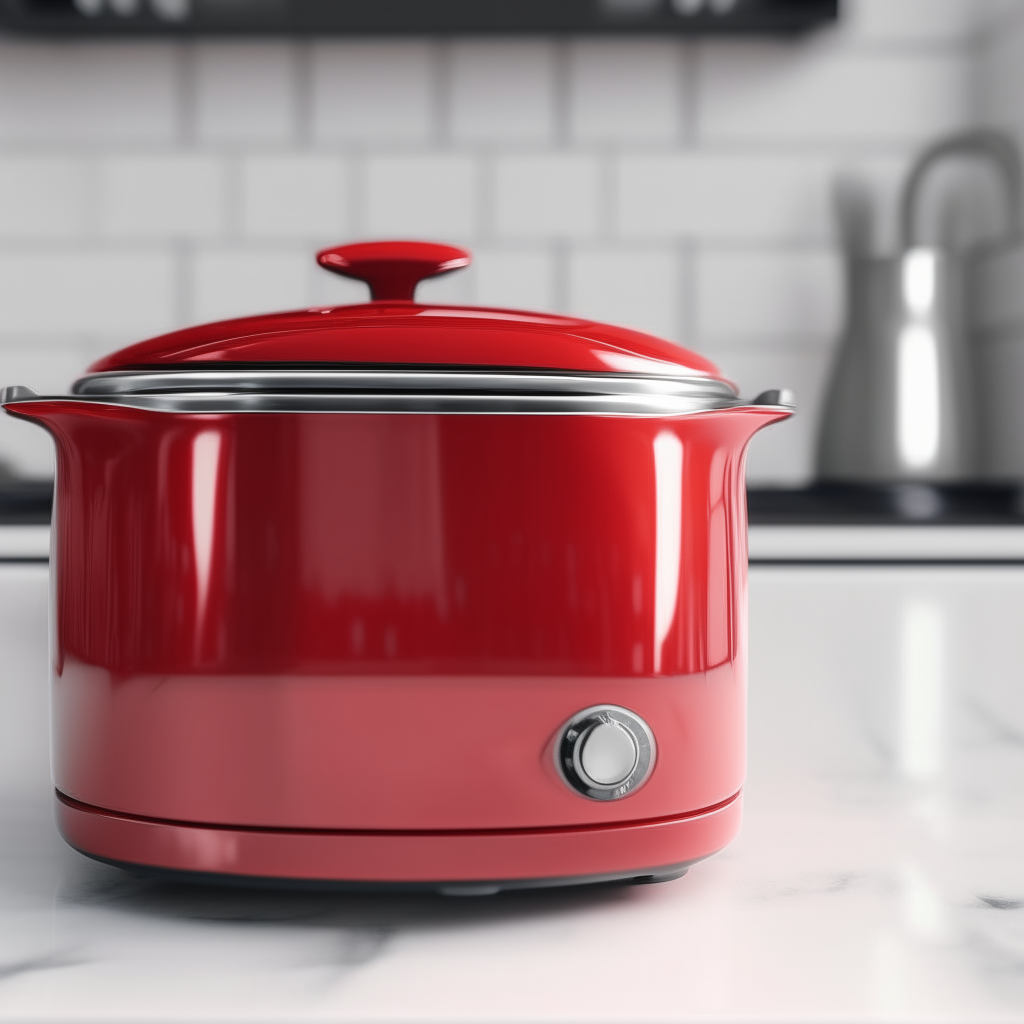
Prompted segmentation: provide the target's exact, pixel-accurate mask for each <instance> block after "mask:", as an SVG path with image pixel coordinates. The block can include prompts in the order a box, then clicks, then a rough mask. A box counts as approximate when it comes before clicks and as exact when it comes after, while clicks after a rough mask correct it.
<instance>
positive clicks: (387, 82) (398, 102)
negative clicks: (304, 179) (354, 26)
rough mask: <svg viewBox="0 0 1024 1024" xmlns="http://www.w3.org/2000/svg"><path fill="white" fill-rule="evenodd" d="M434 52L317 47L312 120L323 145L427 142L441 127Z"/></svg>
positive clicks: (405, 47) (427, 47) (373, 45)
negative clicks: (332, 143) (437, 113)
mask: <svg viewBox="0 0 1024 1024" xmlns="http://www.w3.org/2000/svg"><path fill="white" fill-rule="evenodd" d="M436 77H437V76H436V74H435V47H434V46H433V45H432V44H430V43H421V42H405V41H403V42H383V43H380V42H369V41H360V42H344V43H317V44H316V47H315V49H314V51H313V62H312V104H311V111H310V112H311V118H312V130H313V135H314V138H315V139H316V140H317V141H320V142H342V143H348V142H368V141H373V142H390V141H401V142H423V141H426V140H427V139H429V138H430V136H431V134H432V133H433V131H434V130H435V127H436V120H437V118H436V97H437V81H436Z"/></svg>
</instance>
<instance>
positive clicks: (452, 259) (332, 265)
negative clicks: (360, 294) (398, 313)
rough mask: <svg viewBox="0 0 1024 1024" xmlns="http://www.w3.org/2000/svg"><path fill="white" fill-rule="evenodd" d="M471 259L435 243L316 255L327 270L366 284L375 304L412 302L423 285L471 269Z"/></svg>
mask: <svg viewBox="0 0 1024 1024" xmlns="http://www.w3.org/2000/svg"><path fill="white" fill-rule="evenodd" d="M470 259H471V257H470V254H469V252H468V251H467V250H465V249H459V248H456V247H455V246H454V245H437V244H436V243H434V242H356V243H354V244H352V245H338V246H335V247H334V248H333V249H323V250H322V251H320V252H318V253H317V254H316V261H317V263H319V264H320V266H321V267H323V268H324V269H325V270H330V271H333V272H334V273H335V274H341V275H342V276H343V277H353V278H355V279H356V280H357V281H365V282H366V283H367V284H368V285H369V286H370V296H371V297H372V298H373V299H374V301H384V300H387V301H391V302H395V301H398V302H412V300H413V299H414V298H415V296H416V285H418V284H419V283H420V281H423V280H426V278H428V277H436V276H437V275H438V274H447V273H450V272H451V271H453V270H460V269H461V268H463V267H468V266H469V263H470Z"/></svg>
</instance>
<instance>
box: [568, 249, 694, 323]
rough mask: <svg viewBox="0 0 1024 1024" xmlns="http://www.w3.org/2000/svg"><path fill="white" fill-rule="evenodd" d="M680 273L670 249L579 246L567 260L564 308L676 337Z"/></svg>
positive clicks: (589, 316) (679, 307) (597, 318)
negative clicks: (566, 302)
mask: <svg viewBox="0 0 1024 1024" xmlns="http://www.w3.org/2000/svg"><path fill="white" fill-rule="evenodd" d="M681 282H682V274H681V272H680V265H679V260H678V258H677V256H676V253H675V252H674V251H673V250H672V248H671V247H668V246H665V247H659V248H655V249H635V250H632V249H628V248H625V249H624V248H622V247H618V246H617V247H615V248H612V249H581V250H578V251H576V252H573V253H572V255H571V257H570V260H569V312H571V313H574V314H576V315H577V316H585V317H588V318H590V319H592V320H601V321H605V322H608V323H613V324H619V325H621V326H623V327H632V328H634V329H636V330H640V331H648V332H650V333H651V334H656V335H658V336H659V337H663V338H678V337H679V334H680V315H679V314H680V309H681V306H682V291H681Z"/></svg>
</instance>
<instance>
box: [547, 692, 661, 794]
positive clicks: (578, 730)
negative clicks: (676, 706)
mask: <svg viewBox="0 0 1024 1024" xmlns="http://www.w3.org/2000/svg"><path fill="white" fill-rule="evenodd" d="M598 725H616V726H618V727H619V728H621V729H624V730H625V731H626V732H627V733H628V734H629V736H630V737H631V738H632V740H633V743H634V745H635V747H636V762H635V763H634V765H633V770H632V771H631V772H630V773H629V775H627V776H626V778H625V779H623V780H621V781H620V782H617V783H615V784H614V785H603V784H601V783H598V782H595V781H594V780H593V779H591V778H590V777H589V776H588V775H587V774H586V772H585V770H584V769H583V765H582V762H581V754H582V747H583V744H584V742H585V741H586V738H587V736H588V735H589V733H590V732H592V731H593V730H594V729H595V728H596V727H597V726H598ZM656 755H657V746H656V744H655V742H654V733H653V732H651V727H650V726H649V725H648V724H647V723H646V722H645V721H644V720H643V719H642V718H641V717H640V716H639V715H638V714H636V713H635V712H633V711H630V710H629V709H628V708H623V707H619V706H618V705H617V704H595V705H594V706H593V707H589V708H584V709H583V710H582V711H579V712H577V713H576V714H575V715H573V716H572V718H570V719H569V721H568V722H566V723H565V724H564V725H563V726H562V728H561V729H560V730H559V732H558V740H557V741H556V743H555V766H556V767H557V769H558V773H559V775H561V777H562V779H563V781H564V782H565V783H566V785H568V786H569V787H570V789H572V790H573V791H574V792H576V793H579V794H580V795H581V796H585V797H587V798H588V799H590V800H621V799H622V798H623V797H627V796H629V795H630V794H631V793H635V792H636V791H637V790H638V789H639V788H640V787H641V786H642V785H643V784H644V783H645V782H646V781H647V780H648V779H649V778H650V776H651V772H652V771H653V770H654V762H655V758H656Z"/></svg>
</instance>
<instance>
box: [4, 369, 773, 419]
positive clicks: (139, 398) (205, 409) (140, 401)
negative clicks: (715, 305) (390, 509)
mask: <svg viewBox="0 0 1024 1024" xmlns="http://www.w3.org/2000/svg"><path fill="white" fill-rule="evenodd" d="M71 390H72V394H71V395H70V396H59V400H61V401H72V402H83V403H90V404H100V405H117V406H125V407H128V408H134V409H144V410H151V411H154V412H172V413H239V412H252V413H279V412H307V413H331V412H333V413H374V412H384V413H435V414H459V413H462V414H476V415H479V414H491V415H544V416H551V415H606V416H682V415H688V414H691V413H698V412H709V411H714V410H717V409H735V408H739V407H742V406H744V405H749V404H751V403H748V402H744V401H742V400H741V399H740V398H738V397H737V396H736V394H735V392H734V391H733V389H732V388H731V387H730V386H729V385H728V384H726V383H725V382H724V381H719V380H714V379H712V378H702V377H677V378H672V377H644V376H639V375H636V376H629V375H626V374H557V373H535V374H524V373H481V372H467V373H452V372H402V371H399V372H373V371H347V370H272V371H262V370H252V371H238V370H212V371H205V370H204V371H198V372H194V371H180V372H159V371H155V372H115V373H103V374H92V375H90V376H87V377H83V378H81V379H80V380H78V381H76V382H75V384H74V385H73V387H72V389H71ZM39 400H43V399H40V397H39V396H37V395H36V394H35V393H34V392H32V391H31V390H30V389H28V388H20V387H15V388H5V389H4V392H3V402H4V404H7V403H11V402H24V401H39ZM51 400H52V399H51ZM754 404H757V405H760V406H765V405H778V406H779V407H780V408H787V409H788V403H787V396H786V395H784V394H783V393H781V392H766V393H765V395H762V396H760V397H759V398H758V399H756V400H755V403H754Z"/></svg>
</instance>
